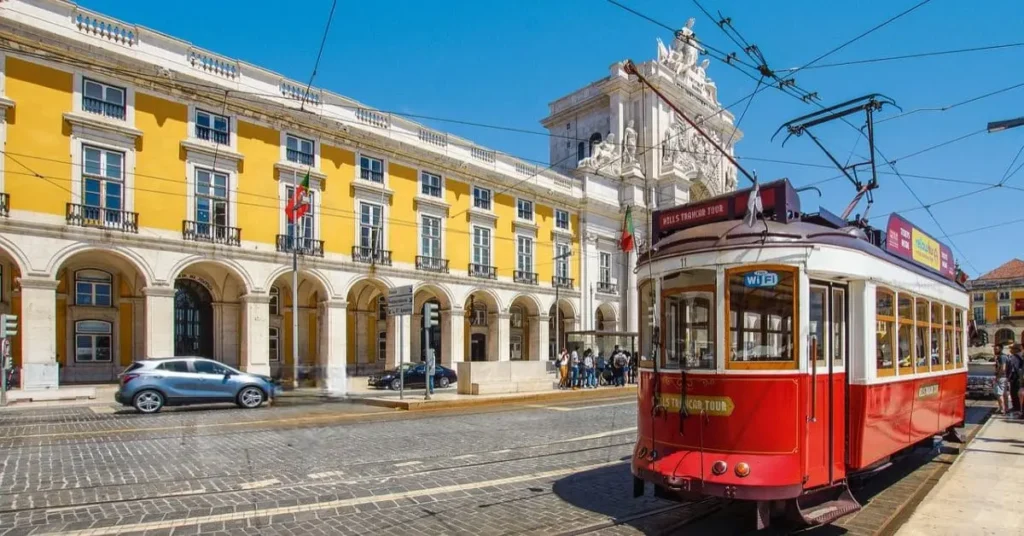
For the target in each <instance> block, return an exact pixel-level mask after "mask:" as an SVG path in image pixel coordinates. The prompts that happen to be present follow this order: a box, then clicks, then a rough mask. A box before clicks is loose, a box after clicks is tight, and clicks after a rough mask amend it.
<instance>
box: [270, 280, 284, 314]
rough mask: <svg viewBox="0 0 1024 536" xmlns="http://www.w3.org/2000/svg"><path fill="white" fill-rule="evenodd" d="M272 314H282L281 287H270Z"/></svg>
mask: <svg viewBox="0 0 1024 536" xmlns="http://www.w3.org/2000/svg"><path fill="white" fill-rule="evenodd" d="M270 314H272V315H279V314H281V289H279V288H277V287H270Z"/></svg>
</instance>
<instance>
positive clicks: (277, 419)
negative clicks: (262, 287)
mask: <svg viewBox="0 0 1024 536" xmlns="http://www.w3.org/2000/svg"><path fill="white" fill-rule="evenodd" d="M635 426H636V405H635V403H634V402H633V401H631V400H629V399H626V400H611V401H608V400H605V401H600V402H592V403H589V404H574V405H559V404H547V405H536V406H520V407H517V408H515V409H510V408H504V409H495V408H492V409H489V410H485V411H479V412H475V413H467V412H463V413H459V414H453V413H443V414H440V413H439V414H433V415H432V414H410V413H405V412H395V411H394V410H380V409H372V408H365V407H360V406H354V405H348V404H328V405H323V406H307V407H280V408H266V409H260V410H254V411H243V410H237V409H202V410H194V409H192V410H187V411H182V410H179V411H169V412H165V413H162V414H160V415H155V416H139V415H134V414H116V413H110V410H109V409H102V408H101V409H100V410H96V409H94V408H85V407H82V408H67V409H60V408H55V409H45V410H21V411H11V412H4V413H2V414H0V534H4V535H14V534H65V535H78V536H84V535H85V534H90V535H91V534H171V533H173V534H194V533H197V532H201V533H203V534H207V533H209V534H253V533H258V534H267V535H276V534H368V533H373V534H567V533H575V534H579V533H584V532H596V533H600V534H636V533H641V532H646V533H657V532H660V531H664V529H665V528H666V527H671V526H672V525H673V524H676V523H678V522H679V519H680V518H681V517H685V516H692V515H698V514H700V513H701V512H703V509H706V508H709V507H710V505H704V504H697V505H678V504H674V503H668V502H664V501H659V500H656V499H654V498H651V497H647V498H644V499H640V500H634V499H632V497H630V490H631V486H630V476H629V468H628V464H627V461H626V460H628V456H629V454H630V452H631V447H632V441H633V439H634V437H635ZM652 513H654V515H651V514H652ZM613 519H615V520H618V521H614V522H613V521H611V520H613Z"/></svg>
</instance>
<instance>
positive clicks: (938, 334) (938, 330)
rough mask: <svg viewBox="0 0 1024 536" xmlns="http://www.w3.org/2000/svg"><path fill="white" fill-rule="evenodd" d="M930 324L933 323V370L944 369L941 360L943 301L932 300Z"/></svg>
mask: <svg viewBox="0 0 1024 536" xmlns="http://www.w3.org/2000/svg"><path fill="white" fill-rule="evenodd" d="M930 325H931V328H932V353H931V363H932V370H936V369H938V370H941V369H942V361H940V359H941V357H940V356H941V355H942V347H941V345H940V341H941V340H942V304H941V303H935V302H932V322H931V324H930Z"/></svg>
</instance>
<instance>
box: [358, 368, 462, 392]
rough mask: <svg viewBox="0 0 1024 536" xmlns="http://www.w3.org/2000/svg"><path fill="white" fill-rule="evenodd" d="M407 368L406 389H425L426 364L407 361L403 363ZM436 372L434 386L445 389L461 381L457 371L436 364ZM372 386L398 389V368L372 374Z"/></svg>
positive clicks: (370, 380)
mask: <svg viewBox="0 0 1024 536" xmlns="http://www.w3.org/2000/svg"><path fill="white" fill-rule="evenodd" d="M403 368H404V369H405V379H404V381H405V388H406V389H415V388H419V389H423V387H424V386H425V385H426V383H427V374H426V365H424V364H422V363H419V364H414V363H406V364H404V365H403ZM435 369H436V370H435V372H434V387H435V388H437V389H444V388H446V387H448V386H449V385H451V384H453V383H457V382H458V381H459V377H458V376H457V375H456V374H455V371H454V370H452V369H450V368H448V367H443V366H441V365H436V367H435ZM369 385H370V387H376V388H378V389H393V390H395V391H397V390H398V389H399V388H400V387H401V384H400V383H399V378H398V368H395V369H394V370H388V371H384V373H383V374H381V375H378V376H370V378H369Z"/></svg>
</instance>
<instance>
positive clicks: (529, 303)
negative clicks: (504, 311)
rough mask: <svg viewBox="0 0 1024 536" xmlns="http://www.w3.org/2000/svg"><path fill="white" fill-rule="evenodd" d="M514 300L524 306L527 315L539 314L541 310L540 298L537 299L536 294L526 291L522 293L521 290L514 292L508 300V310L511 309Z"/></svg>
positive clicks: (514, 302)
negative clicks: (517, 292)
mask: <svg viewBox="0 0 1024 536" xmlns="http://www.w3.org/2000/svg"><path fill="white" fill-rule="evenodd" d="M516 302H520V305H523V306H524V307H525V308H526V311H525V313H526V314H528V315H539V314H540V311H541V307H540V300H538V299H537V296H534V295H533V294H526V293H523V292H521V293H519V294H516V295H515V296H514V297H513V298H512V300H511V301H509V302H508V303H509V306H508V308H509V312H511V311H512V306H513V305H515V304H516Z"/></svg>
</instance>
